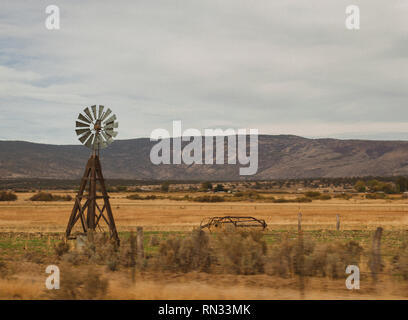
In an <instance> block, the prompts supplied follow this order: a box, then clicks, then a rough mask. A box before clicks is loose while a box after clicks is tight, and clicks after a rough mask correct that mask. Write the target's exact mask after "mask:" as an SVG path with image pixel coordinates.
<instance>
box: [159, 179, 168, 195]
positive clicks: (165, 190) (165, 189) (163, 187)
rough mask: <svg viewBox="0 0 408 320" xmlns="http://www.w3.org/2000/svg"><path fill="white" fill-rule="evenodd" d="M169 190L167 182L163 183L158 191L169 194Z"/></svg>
mask: <svg viewBox="0 0 408 320" xmlns="http://www.w3.org/2000/svg"><path fill="white" fill-rule="evenodd" d="M169 189H170V182H168V181H165V182H163V183H162V184H161V186H160V190H161V191H162V192H169Z"/></svg>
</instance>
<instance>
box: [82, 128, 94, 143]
mask: <svg viewBox="0 0 408 320" xmlns="http://www.w3.org/2000/svg"><path fill="white" fill-rule="evenodd" d="M91 134H92V132H91V130H89V131H88V132H87V133H85V134H84V135H83V136H82V137H80V138H79V141H81V143H82V144H85V141H86V139H88V137H89V136H90V135H91Z"/></svg>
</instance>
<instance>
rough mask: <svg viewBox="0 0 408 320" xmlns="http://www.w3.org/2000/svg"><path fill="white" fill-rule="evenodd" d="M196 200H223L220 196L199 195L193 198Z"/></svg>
mask: <svg viewBox="0 0 408 320" xmlns="http://www.w3.org/2000/svg"><path fill="white" fill-rule="evenodd" d="M193 200H194V201H196V202H223V201H224V198H223V197H220V196H201V197H195V198H194V199H193Z"/></svg>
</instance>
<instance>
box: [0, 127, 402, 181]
mask: <svg viewBox="0 0 408 320" xmlns="http://www.w3.org/2000/svg"><path fill="white" fill-rule="evenodd" d="M156 143H157V142H156V141H150V139H149V138H136V139H126V140H116V141H115V142H114V143H113V144H112V145H111V146H110V147H109V148H107V149H106V150H102V151H101V162H102V166H103V172H104V175H105V177H106V178H118V179H142V180H143V179H149V180H151V179H152V180H238V179H265V180H267V179H283V178H314V177H353V176H395V175H407V174H408V141H402V140H363V139H334V138H318V139H310V138H304V137H300V136H296V135H260V136H259V137H258V144H259V165H258V171H257V173H256V175H253V176H240V175H239V168H242V167H245V166H242V165H241V164H239V163H237V164H235V165H199V164H193V165H186V164H180V165H171V164H165V165H164V164H161V165H154V164H152V163H151V162H150V157H149V155H150V150H151V148H152V146H153V145H154V144H156ZM187 143H188V142H187ZM225 143H226V142H225ZM184 144H186V143H184ZM89 155H90V150H89V149H87V148H86V147H84V146H82V145H80V144H78V145H54V144H43V143H38V142H27V141H19V140H16V141H5V140H0V179H4V178H53V179H76V178H79V177H81V176H82V174H83V170H84V168H85V165H86V160H87V158H88V157H89Z"/></svg>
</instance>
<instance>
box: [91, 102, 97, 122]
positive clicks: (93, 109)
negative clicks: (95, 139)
mask: <svg viewBox="0 0 408 320" xmlns="http://www.w3.org/2000/svg"><path fill="white" fill-rule="evenodd" d="M91 109H92V114H93V116H94V119H95V120H96V119H98V117H97V116H96V105H94V106H92V107H91Z"/></svg>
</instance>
